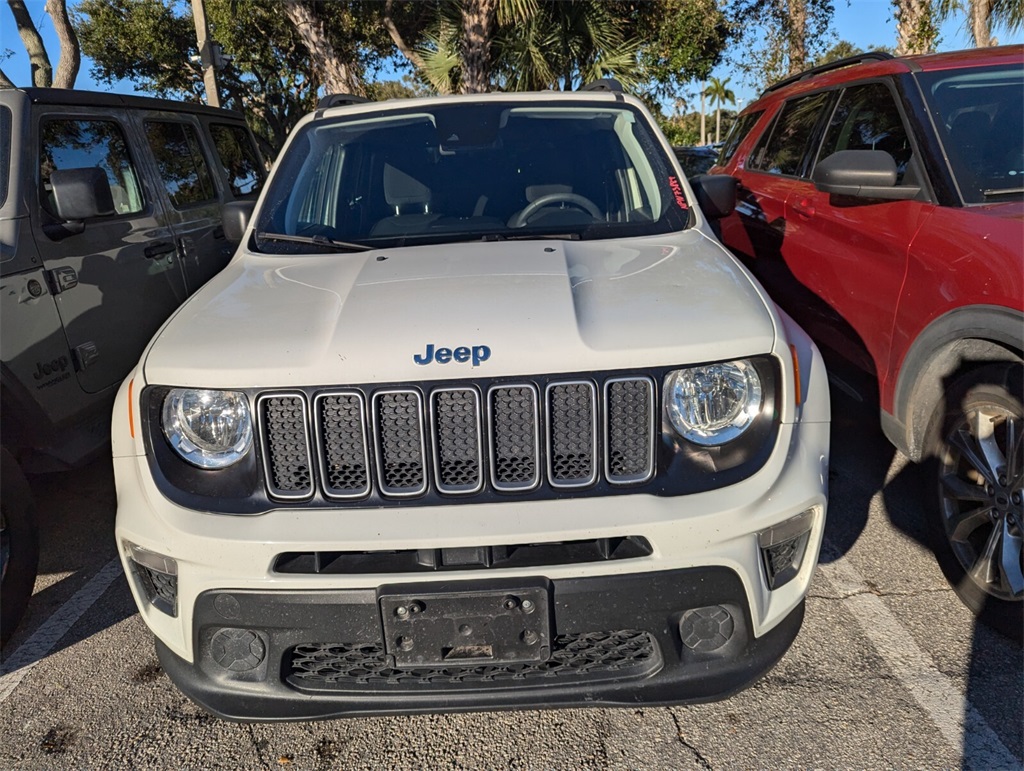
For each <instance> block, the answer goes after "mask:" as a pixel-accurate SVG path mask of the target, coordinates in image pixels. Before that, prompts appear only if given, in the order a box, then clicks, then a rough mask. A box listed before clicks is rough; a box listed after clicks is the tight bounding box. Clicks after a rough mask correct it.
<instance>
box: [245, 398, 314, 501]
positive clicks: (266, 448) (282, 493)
mask: <svg viewBox="0 0 1024 771" xmlns="http://www.w3.org/2000/svg"><path fill="white" fill-rule="evenodd" d="M284 398H292V399H298V400H299V404H300V406H301V408H302V435H303V437H304V438H305V443H306V468H307V469H309V489H308V490H306V491H303V492H299V493H294V492H289V491H288V490H282V489H280V488H278V487H277V486H276V485H275V484H274V481H273V480H274V472H273V468H272V466H271V463H272V461H273V458H272V457H271V454H272V449H271V442H270V439H269V435H268V433H267V430H268V427H267V421H266V417H265V415H264V411H263V405H264V403H266V402H268V401H271V400H272V399H284ZM256 421H257V424H258V426H259V435H260V444H261V450H262V455H263V474H264V478H265V480H266V484H267V491H268V492H269V493H270V495H271V496H272V497H273V498H278V499H281V500H289V501H304V500H307V499H309V498H312V497H313V492H314V491H315V490H316V483H315V481H314V480H313V458H312V454H311V452H310V446H309V442H310V436H309V406H308V404H307V403H306V396H305V394H303V393H301V392H297V391H281V392H276V393H268V394H261V395H260V396H258V397H257V398H256Z"/></svg>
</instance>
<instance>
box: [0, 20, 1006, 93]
mask: <svg viewBox="0 0 1024 771" xmlns="http://www.w3.org/2000/svg"><path fill="white" fill-rule="evenodd" d="M74 4H75V3H74V0H70V2H69V5H70V6H72V7H73V6H74ZM26 5H27V7H28V9H29V11H30V13H31V14H32V18H33V19H35V20H36V22H37V24H38V26H39V31H40V33H41V34H42V36H43V41H44V43H45V44H46V49H47V51H48V52H49V53H50V57H51V62H52V64H53V66H54V68H56V66H57V57H58V52H59V48H60V47H59V45H58V43H57V36H56V34H55V33H54V31H53V24H52V23H51V22H50V17H49V16H48V15H47V14H46V13H45V12H44V11H43V6H44V5H45V0H26ZM833 28H834V30H835V32H836V35H837V36H838V38H837V39H844V40H848V41H850V42H851V43H853V44H854V45H855V46H857V47H859V48H862V49H864V50H870V49H872V48H874V47H876V46H889V47H892V46H894V45H895V44H896V24H895V22H894V21H893V19H892V3H891V0H849V2H847V0H835V19H834V21H833ZM995 34H996V37H997V38H998V39H999V40H1000V42H1002V43H1021V42H1024V34H1022V33H1021V32H1017V33H1016V34H1013V35H1010V34H1007V33H1006V31H1005V30H997V31H996V33H995ZM969 41H970V37H969V35H968V33H967V31H966V30H965V29H964V28H963V19H962V18H956V19H951V20H949V21H947V22H946V23H945V24H944V25H943V26H942V29H941V40H940V43H939V50H940V51H955V50H956V49H958V48H966V47H968V46H969V45H970V42H969ZM7 51H10V52H11V54H10V55H9V56H8V55H7ZM227 53H230V51H228V52H227ZM0 67H2V68H3V70H4V72H5V73H6V74H7V76H8V77H9V78H10V79H11V80H12V81H13V82H14V84H15V85H16V86H28V85H31V74H30V70H29V64H28V54H26V53H25V47H24V46H23V45H22V43H21V39H20V38H19V37H18V33H17V31H16V29H15V26H14V17H13V16H12V15H11V10H10V8H9V7H8V6H7V4H6V3H3V4H2V5H0ZM91 67H92V64H91V62H90V60H89V59H88V58H85V57H83V60H82V68H81V70H80V71H79V74H78V81H77V83H76V84H75V87H76V88H80V89H89V90H100V91H106V90H112V91H117V92H120V93H125V94H132V93H141V92H137V91H136V89H135V88H134V86H133V85H132V84H131V83H129V82H122V83H119V84H117V85H116V86H114V87H113V88H109V87H107V86H106V85H101V84H98V83H96V82H95V81H93V79H92V77H91V73H90V70H91ZM714 75H715V77H718V78H727V77H731V78H732V80H731V81H730V83H729V87H730V88H731V89H732V90H733V92H734V93H735V94H736V100H737V107H738V108H742V107H743V105H744V104H746V103H747V102H749V101H751V100H752V99H753V98H754V97H755V96H756V94H755V93H754V91H753V89H751V88H750V87H748V86H746V85H745V84H743V82H742V80H741V78H740V77H739V75H738V74H737V73H734V72H733V71H732V70H731V68H730V66H729V65H728V63H726V64H723V65H720V66H719V67H718V68H717V69H716V70H715V72H714ZM698 90H699V89H698V87H697V85H696V84H695V85H694V87H693V93H694V94H696V93H697V92H698Z"/></svg>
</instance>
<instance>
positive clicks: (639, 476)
mask: <svg viewBox="0 0 1024 771" xmlns="http://www.w3.org/2000/svg"><path fill="white" fill-rule="evenodd" d="M477 386H480V384H474V385H473V386H461V385H460V386H454V387H437V388H434V389H432V390H425V391H420V390H419V389H418V388H413V387H398V388H385V389H381V390H377V391H370V390H366V391H363V390H357V389H345V390H337V391H328V392H324V393H320V394H318V395H316V397H315V398H314V399H313V403H312V405H311V407H310V408H307V403H306V397H305V395H303V394H297V393H285V394H264V395H262V396H260V397H259V399H258V400H257V415H258V419H259V424H260V439H261V443H262V454H263V459H264V467H265V472H266V473H265V478H266V484H267V491H268V493H269V494H270V495H271V496H272V497H274V498H280V499H304V498H309V497H311V496H312V495H313V494H314V491H315V489H316V485H317V483H318V482H319V485H320V487H321V489H322V491H323V493H324V495H325V496H326V497H328V498H333V499H348V498H362V497H365V496H368V495H369V494H370V493H371V491H373V490H376V491H377V492H378V493H379V494H380V495H382V496H384V497H387V498H402V497H411V496H417V495H422V494H424V493H426V492H427V491H428V490H429V489H430V488H433V489H434V490H435V491H436V492H439V493H443V494H446V495H468V494H473V493H477V492H480V491H481V490H483V489H484V488H485V487H488V486H489V487H490V488H491V489H493V490H495V491H498V492H503V493H517V492H526V491H529V490H533V489H535V488H537V487H538V486H540V485H541V484H543V483H544V482H546V483H547V484H548V485H550V486H551V487H552V488H575V487H586V486H589V485H592V484H594V483H595V482H597V481H598V479H599V477H600V475H601V474H602V472H603V474H604V477H605V479H606V480H607V481H608V482H609V483H611V484H613V485H626V484H634V483H639V482H644V481H646V480H648V479H650V478H651V476H652V475H653V473H654V439H655V430H656V426H655V424H656V421H655V409H654V407H655V400H654V382H653V381H652V380H651V379H650V378H649V377H643V376H635V377H633V376H627V377H615V378H610V379H608V380H607V381H605V382H604V383H601V384H597V383H594V382H593V381H590V380H573V381H555V382H550V383H547V384H541V387H538V385H537V384H535V383H532V382H524V383H511V384H506V383H502V384H495V385H490V386H489V387H488V386H487V385H486V384H483V385H482V386H480V387H477Z"/></svg>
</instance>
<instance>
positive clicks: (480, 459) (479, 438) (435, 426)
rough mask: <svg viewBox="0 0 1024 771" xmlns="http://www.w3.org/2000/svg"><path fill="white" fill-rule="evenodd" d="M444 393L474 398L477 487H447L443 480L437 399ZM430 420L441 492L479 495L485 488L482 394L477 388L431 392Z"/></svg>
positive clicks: (437, 481)
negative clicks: (461, 394) (466, 395)
mask: <svg viewBox="0 0 1024 771" xmlns="http://www.w3.org/2000/svg"><path fill="white" fill-rule="evenodd" d="M444 393H470V394H472V396H473V407H474V411H475V417H474V423H475V424H476V463H477V475H476V476H477V479H476V484H475V485H446V484H445V483H444V482H443V481H442V479H441V475H442V471H443V468H442V458H441V426H440V425H439V423H438V421H437V419H436V417H437V397H438V396H439V395H441V394H444ZM428 404H429V408H430V409H429V419H430V426H429V429H430V436H431V445H432V448H433V458H434V484H435V485H437V489H438V491H439V492H442V493H448V494H451V495H470V494H472V493H478V492H480V491H481V490H482V489H483V486H484V437H483V429H482V425H483V421H482V419H481V418H482V416H481V413H480V392H479V391H477V390H476V389H475V388H438V389H436V390H434V391H431V392H430V399H429V401H428Z"/></svg>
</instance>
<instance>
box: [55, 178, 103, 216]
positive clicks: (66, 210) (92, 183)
mask: <svg viewBox="0 0 1024 771" xmlns="http://www.w3.org/2000/svg"><path fill="white" fill-rule="evenodd" d="M50 185H51V187H52V188H53V200H54V204H55V205H56V207H57V216H59V217H60V218H61V219H62V220H64V221H65V222H80V221H81V220H87V219H90V218H92V217H103V216H106V215H109V214H114V213H115V210H114V196H113V194H112V193H111V192H110V180H108V179H107V173H106V172H105V171H103V169H101V168H99V167H97V166H90V167H88V168H83V169H57V170H55V171H53V172H52V173H51V174H50Z"/></svg>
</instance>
